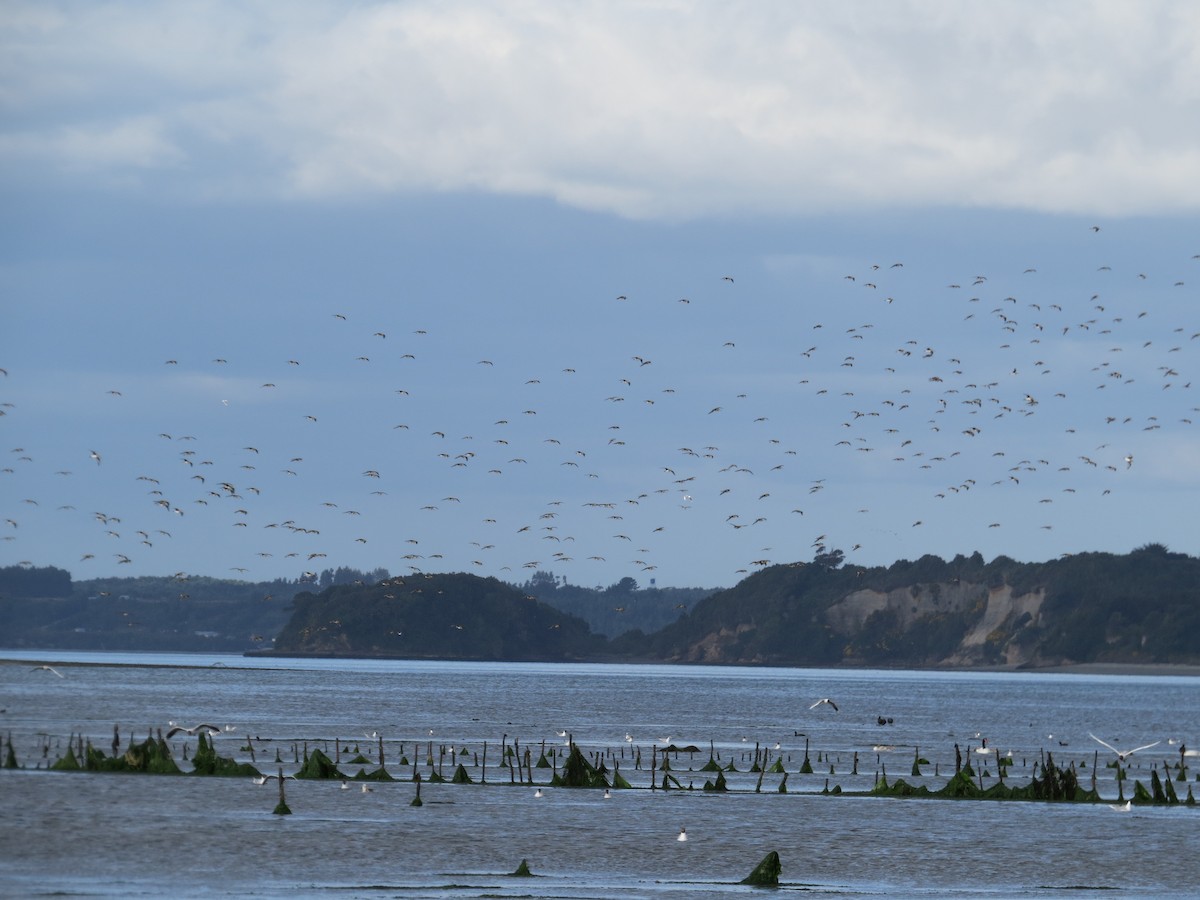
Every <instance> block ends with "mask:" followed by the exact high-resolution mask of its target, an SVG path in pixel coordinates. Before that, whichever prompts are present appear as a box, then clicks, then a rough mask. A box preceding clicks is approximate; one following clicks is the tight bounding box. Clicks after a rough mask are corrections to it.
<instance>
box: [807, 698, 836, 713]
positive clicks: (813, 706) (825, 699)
mask: <svg viewBox="0 0 1200 900" xmlns="http://www.w3.org/2000/svg"><path fill="white" fill-rule="evenodd" d="M822 703H827V704H829V705H830V706H832V707H833V711H834V712H838V706H837V704H836V703H834V702H833V701H832V700H830V699H829V698H828V697H822V698H821V699H820V700H818V701H817V702H816V703H814V704H813V705H812V706H810V707H809V709H816V708H817V707H818V706H820V705H821V704H822Z"/></svg>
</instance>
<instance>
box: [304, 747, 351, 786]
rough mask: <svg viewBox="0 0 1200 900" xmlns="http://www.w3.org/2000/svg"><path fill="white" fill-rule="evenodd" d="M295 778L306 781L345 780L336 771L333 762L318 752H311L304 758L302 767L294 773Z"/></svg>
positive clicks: (343, 776) (336, 768) (344, 776)
mask: <svg viewBox="0 0 1200 900" xmlns="http://www.w3.org/2000/svg"><path fill="white" fill-rule="evenodd" d="M296 777H297V778H306V779H309V778H311V779H330V778H334V779H338V780H339V781H340V780H343V779H346V778H347V776H346V775H344V774H342V773H341V772H339V771H338V767H337V766H336V765H334V763H333V760H331V759H330V758H329V757H328V756H326V755H325V754H324V753H322V752H321V751H320V750H313V751H312V752H311V753H308V754H306V755H305V757H304V765H303V766H301V767H300V771H299V772H297V773H296Z"/></svg>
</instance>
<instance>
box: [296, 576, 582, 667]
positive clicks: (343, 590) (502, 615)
mask: <svg viewBox="0 0 1200 900" xmlns="http://www.w3.org/2000/svg"><path fill="white" fill-rule="evenodd" d="M294 607H295V611H294V613H293V614H292V618H291V620H290V621H289V622H288V623H287V625H286V627H285V628H284V629H283V631H282V632H280V634H279V637H278V639H277V640H276V643H275V650H276V651H277V652H279V653H302V654H320V655H326V654H333V655H343V654H344V655H354V656H394V657H406V658H421V659H482V660H544V661H565V660H581V659H587V658H594V657H596V656H597V655H599V654H601V653H603V650H604V640H603V638H601V637H598V636H596V635H593V634H592V633H591V632H590V631H589V629H588V626H587V623H586V622H584V621H583V620H582V619H579V618H577V617H575V616H570V615H567V614H566V613H563V612H560V611H559V610H557V609H554V608H553V607H551V606H548V605H546V604H545V603H542V602H541V601H539V600H538V599H537V598H535V597H533V596H531V595H529V594H526V593H525V592H523V591H521V590H519V589H518V588H516V587H513V586H512V585H509V584H505V583H504V582H502V581H498V580H497V579H495V578H480V577H478V576H475V575H467V574H449V575H415V576H407V577H405V578H392V579H388V580H386V581H381V582H379V583H378V584H374V585H339V586H333V587H330V588H326V589H325V590H324V591H321V592H320V593H319V594H312V593H307V592H306V593H301V594H297V595H296V598H295V601H294Z"/></svg>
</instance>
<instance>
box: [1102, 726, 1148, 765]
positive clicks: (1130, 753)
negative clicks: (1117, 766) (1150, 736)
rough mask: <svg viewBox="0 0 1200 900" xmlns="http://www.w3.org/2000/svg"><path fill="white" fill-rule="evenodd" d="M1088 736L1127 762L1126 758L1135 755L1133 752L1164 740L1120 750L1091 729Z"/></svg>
mask: <svg viewBox="0 0 1200 900" xmlns="http://www.w3.org/2000/svg"><path fill="white" fill-rule="evenodd" d="M1088 737H1090V738H1091V739H1092V740H1093V741H1096V743H1098V744H1103V745H1104V746H1105V747H1107V748H1108V749H1109V750H1111V751H1112V752H1113V753H1115V754H1117V759H1118V760H1119V761H1121V762H1125V760H1126V759H1128V758H1129V757H1131V756H1133V754H1135V753H1137V752H1138V751H1139V750H1149V749H1150V748H1151V747H1157V746H1158V745H1159V744H1161V743H1162V741H1155V742H1154V743H1153V744H1146V745H1145V746H1142V747H1134V748H1133V749H1132V750H1118V749H1117V748H1116V747H1114V746H1113V745H1112V744H1110V743H1108V742H1107V741H1102V740H1100V738H1098V737H1096V736H1095V735H1094V734H1092V733H1091V732H1090V731H1089V732H1088Z"/></svg>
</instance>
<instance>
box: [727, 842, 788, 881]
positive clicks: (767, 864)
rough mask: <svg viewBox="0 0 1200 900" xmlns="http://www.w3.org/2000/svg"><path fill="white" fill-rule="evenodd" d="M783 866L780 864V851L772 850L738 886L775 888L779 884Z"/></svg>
mask: <svg viewBox="0 0 1200 900" xmlns="http://www.w3.org/2000/svg"><path fill="white" fill-rule="evenodd" d="M782 871H783V864H782V863H780V862H779V851H778V850H772V851H771V852H770V853H768V854H767V855H766V856H764V857H763V858H762V862H760V863H759V864H758V865H757V866H755V867H754V871H753V872H751V873H750V874H749V875H747V876H746V877H745V878H743V879H742V880H741V881H739V882H738V884H752V885H755V886H759V887H775V886H777V885H778V884H779V874H780V873H781V872H782Z"/></svg>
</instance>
